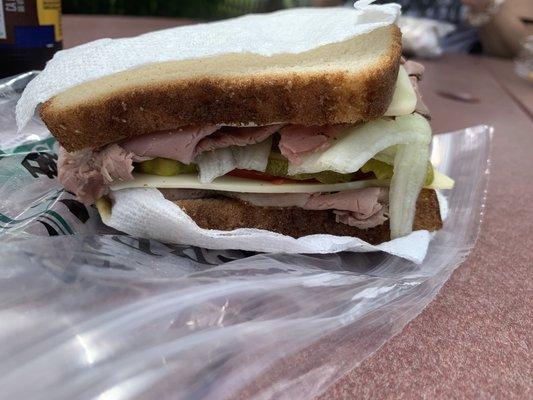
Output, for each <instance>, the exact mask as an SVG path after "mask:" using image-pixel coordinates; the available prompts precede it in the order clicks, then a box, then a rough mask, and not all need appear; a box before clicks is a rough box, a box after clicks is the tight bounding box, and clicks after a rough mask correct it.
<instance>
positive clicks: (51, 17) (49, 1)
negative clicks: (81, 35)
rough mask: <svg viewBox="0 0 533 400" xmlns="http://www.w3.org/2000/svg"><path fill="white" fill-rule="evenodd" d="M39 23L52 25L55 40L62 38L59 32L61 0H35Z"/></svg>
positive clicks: (58, 40)
mask: <svg viewBox="0 0 533 400" xmlns="http://www.w3.org/2000/svg"><path fill="white" fill-rule="evenodd" d="M37 18H38V19H39V25H54V34H55V39H56V42H60V41H61V40H62V39H63V34H62V32H61V0H37Z"/></svg>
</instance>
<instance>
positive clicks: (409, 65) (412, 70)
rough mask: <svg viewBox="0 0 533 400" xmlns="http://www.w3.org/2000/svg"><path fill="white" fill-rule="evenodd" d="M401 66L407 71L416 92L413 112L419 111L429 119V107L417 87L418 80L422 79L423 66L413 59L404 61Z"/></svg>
mask: <svg viewBox="0 0 533 400" xmlns="http://www.w3.org/2000/svg"><path fill="white" fill-rule="evenodd" d="M403 67H404V68H405V70H406V71H407V74H408V75H409V80H410V81H411V85H413V89H414V90H415V93H416V106H415V112H417V113H419V114H420V115H423V116H424V117H426V118H427V119H431V114H430V113H429V109H428V108H427V106H426V104H425V103H424V101H423V100H422V94H421V93H420V89H419V87H418V82H419V81H421V80H422V75H423V74H424V71H425V68H424V66H423V65H422V64H419V63H417V62H414V61H405V62H404V64H403Z"/></svg>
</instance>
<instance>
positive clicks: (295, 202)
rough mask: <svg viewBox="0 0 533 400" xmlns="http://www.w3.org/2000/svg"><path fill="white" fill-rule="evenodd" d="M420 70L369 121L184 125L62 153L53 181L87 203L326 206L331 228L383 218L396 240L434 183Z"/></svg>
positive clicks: (408, 72) (404, 76)
mask: <svg viewBox="0 0 533 400" xmlns="http://www.w3.org/2000/svg"><path fill="white" fill-rule="evenodd" d="M422 72H423V67H421V66H420V65H419V64H416V63H413V62H406V63H404V65H403V67H401V69H400V73H399V79H398V82H397V85H396V91H395V94H394V96H393V99H392V103H391V106H390V107H389V111H388V112H387V113H386V114H385V116H384V117H382V118H381V119H379V120H376V121H371V122H366V123H360V124H337V125H325V126H302V125H295V124H286V123H279V124H273V125H266V126H254V127H234V126H211V125H206V126H184V127H179V128H176V129H172V130H166V131H160V132H154V133H151V134H146V135H140V136H135V137H131V138H128V139H125V140H122V141H120V142H116V143H111V144H108V145H106V146H104V147H102V148H98V149H84V150H81V151H78V152H75V153H68V152H67V151H65V150H64V149H63V148H60V150H59V160H58V170H59V179H60V181H61V183H62V184H63V185H64V186H65V188H67V189H68V190H70V191H72V192H73V193H75V194H76V195H77V197H78V198H79V200H80V201H82V202H84V203H87V204H91V203H94V202H95V201H96V200H97V199H99V198H100V197H102V196H105V195H106V194H107V193H108V191H109V190H110V189H111V190H120V189H123V188H127V187H139V186H141V187H143V186H153V187H158V188H163V189H161V190H162V192H163V193H164V194H165V196H166V197H167V198H168V199H170V200H178V199H184V198H185V199H186V198H203V197H209V196H226V197H231V198H235V199H238V200H241V201H244V202H247V203H250V204H253V205H256V206H260V207H298V208H302V209H306V210H332V217H333V218H335V221H336V222H337V223H340V224H346V225H350V226H355V227H358V228H360V229H368V228H372V227H375V226H378V225H381V224H383V223H384V222H385V221H386V220H387V219H390V227H391V237H398V236H403V235H405V234H408V233H409V232H410V231H411V229H412V221H413V218H414V212H415V203H416V199H417V198H418V194H419V192H420V190H421V188H422V186H424V185H425V186H430V185H431V184H432V183H433V181H434V171H433V168H432V166H431V164H430V162H429V143H430V140H431V130H430V127H429V124H428V122H427V118H429V113H428V110H427V108H426V107H425V105H424V104H423V102H422V101H421V98H420V95H419V93H418V89H417V82H418V80H419V79H420V78H421V75H422ZM225 182H226V184H225ZM228 182H229V183H228ZM232 182H233V183H232ZM448 183H449V182H448ZM259 188H262V189H261V190H260V189H259ZM193 189H194V190H193Z"/></svg>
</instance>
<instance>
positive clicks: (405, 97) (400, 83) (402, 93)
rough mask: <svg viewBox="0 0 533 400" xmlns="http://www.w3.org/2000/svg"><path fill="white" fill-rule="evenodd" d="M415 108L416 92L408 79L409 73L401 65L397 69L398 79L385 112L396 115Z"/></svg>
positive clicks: (386, 114)
mask: <svg viewBox="0 0 533 400" xmlns="http://www.w3.org/2000/svg"><path fill="white" fill-rule="evenodd" d="M415 108H416V93H415V90H414V89H413V85H412V84H411V81H410V80H409V75H408V74H407V71H406V70H405V68H404V67H403V66H400V70H399V71H398V79H397V80H396V87H395V89H394V94H393V96H392V101H391V103H390V105H389V108H388V109H387V111H386V112H385V116H387V117H397V116H400V115H407V114H411V113H412V112H414V111H415Z"/></svg>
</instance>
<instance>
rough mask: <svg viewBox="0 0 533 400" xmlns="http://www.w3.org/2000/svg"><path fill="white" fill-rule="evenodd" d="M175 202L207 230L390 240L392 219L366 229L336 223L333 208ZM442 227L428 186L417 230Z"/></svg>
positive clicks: (224, 201)
mask: <svg viewBox="0 0 533 400" xmlns="http://www.w3.org/2000/svg"><path fill="white" fill-rule="evenodd" d="M175 203H176V204H177V205H178V206H180V207H181V208H182V209H183V211H185V212H186V213H187V214H188V215H189V216H190V217H191V218H192V219H193V220H194V221H195V222H196V223H197V224H198V226H200V227H201V228H204V229H218V230H233V229H238V228H258V229H266V230H269V231H273V232H278V233H281V234H284V235H288V236H292V237H295V238H298V237H302V236H306V235H313V234H319V233H324V234H331V235H337V236H354V237H358V238H360V239H362V240H364V241H366V242H368V243H371V244H379V243H382V242H386V241H388V240H390V229H389V223H388V221H387V222H385V223H384V224H383V225H380V226H377V227H374V228H371V229H366V230H363V229H358V228H355V227H352V226H348V225H344V224H341V223H337V222H335V215H334V214H333V212H332V211H330V210H327V211H312V210H304V209H301V208H296V207H292V208H276V207H257V206H253V205H250V204H248V203H245V202H242V201H240V200H235V199H230V198H213V199H195V200H177V201H175ZM440 228H442V219H441V216H440V210H439V203H438V200H437V195H436V193H435V191H434V190H430V189H424V190H422V192H421V193H420V196H419V197H418V201H417V204H416V216H415V221H414V225H413V230H419V229H426V230H428V231H435V230H438V229H440Z"/></svg>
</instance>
